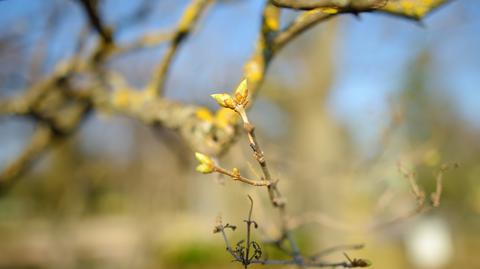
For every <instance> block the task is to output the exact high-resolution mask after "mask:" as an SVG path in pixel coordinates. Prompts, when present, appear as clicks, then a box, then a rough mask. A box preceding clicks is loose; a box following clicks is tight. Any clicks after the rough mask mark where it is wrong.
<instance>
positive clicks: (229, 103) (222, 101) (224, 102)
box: [210, 93, 236, 109]
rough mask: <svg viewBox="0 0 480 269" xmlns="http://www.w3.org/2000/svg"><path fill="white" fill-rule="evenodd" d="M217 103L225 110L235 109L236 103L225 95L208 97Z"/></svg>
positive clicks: (219, 94) (218, 94)
mask: <svg viewBox="0 0 480 269" xmlns="http://www.w3.org/2000/svg"><path fill="white" fill-rule="evenodd" d="M210 96H211V97H212V98H213V99H215V101H217V103H218V104H219V105H220V106H222V107H226V108H230V109H235V106H236V103H235V101H234V100H233V98H232V97H231V96H230V95H229V94H227V93H217V94H212V95H210Z"/></svg>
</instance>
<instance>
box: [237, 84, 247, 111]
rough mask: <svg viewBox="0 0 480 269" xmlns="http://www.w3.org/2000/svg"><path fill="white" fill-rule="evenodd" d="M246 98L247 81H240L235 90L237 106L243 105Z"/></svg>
mask: <svg viewBox="0 0 480 269" xmlns="http://www.w3.org/2000/svg"><path fill="white" fill-rule="evenodd" d="M247 97H248V85H247V79H244V80H242V82H240V84H239V85H238V87H237V89H236V90H235V101H236V102H237V104H239V105H242V106H243V105H245V104H246V102H247Z"/></svg>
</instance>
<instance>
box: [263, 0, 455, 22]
mask: <svg viewBox="0 0 480 269" xmlns="http://www.w3.org/2000/svg"><path fill="white" fill-rule="evenodd" d="M448 1H450V0H316V1H315V0H303V1H297V0H271V3H272V4H273V5H275V6H277V7H282V8H290V9H296V10H307V11H310V10H322V11H324V12H325V13H333V14H337V13H352V14H358V13H361V12H380V13H386V14H390V15H395V16H400V17H403V18H406V19H412V20H421V19H422V18H423V17H425V16H426V15H427V14H428V13H429V12H430V11H432V10H434V9H435V8H437V7H439V6H440V5H442V4H445V3H446V2H448Z"/></svg>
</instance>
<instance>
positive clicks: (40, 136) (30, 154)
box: [0, 125, 54, 188]
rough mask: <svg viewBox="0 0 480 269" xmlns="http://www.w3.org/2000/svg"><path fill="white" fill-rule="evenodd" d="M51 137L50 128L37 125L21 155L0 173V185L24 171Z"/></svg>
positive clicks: (8, 182) (7, 182)
mask: <svg viewBox="0 0 480 269" xmlns="http://www.w3.org/2000/svg"><path fill="white" fill-rule="evenodd" d="M53 137H54V134H53V132H52V130H51V129H50V128H48V127H47V126H45V125H39V126H37V129H36V130H35V132H34V133H33V135H32V137H31V139H30V142H29V143H28V145H27V146H26V147H25V149H24V150H23V152H22V153H21V155H20V156H18V157H17V158H16V159H15V160H14V161H13V162H12V163H11V164H9V165H8V166H7V167H6V168H5V169H4V170H3V171H2V172H1V173H0V186H1V187H2V188H4V187H5V186H6V185H7V184H10V183H11V182H10V181H11V179H12V178H15V177H18V176H19V175H20V174H21V173H22V172H23V171H25V168H26V167H28V166H30V165H31V164H32V163H33V161H34V160H36V159H37V158H38V157H39V155H40V154H41V153H42V152H43V151H44V150H45V149H46V148H47V147H48V145H49V144H50V142H51V141H52V139H53Z"/></svg>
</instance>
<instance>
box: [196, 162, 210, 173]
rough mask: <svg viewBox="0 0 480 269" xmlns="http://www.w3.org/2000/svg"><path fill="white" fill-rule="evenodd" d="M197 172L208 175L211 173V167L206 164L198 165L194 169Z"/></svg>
mask: <svg viewBox="0 0 480 269" xmlns="http://www.w3.org/2000/svg"><path fill="white" fill-rule="evenodd" d="M195 170H197V172H200V173H203V174H210V173H211V172H213V165H208V164H199V165H197V167H196V168H195Z"/></svg>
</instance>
